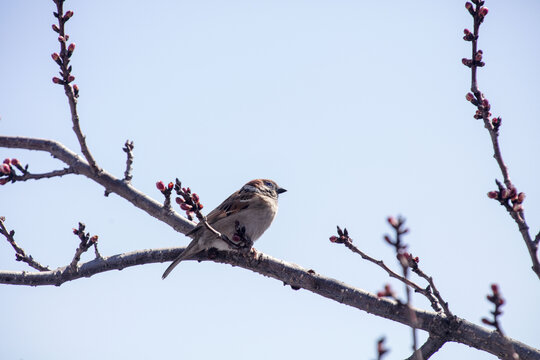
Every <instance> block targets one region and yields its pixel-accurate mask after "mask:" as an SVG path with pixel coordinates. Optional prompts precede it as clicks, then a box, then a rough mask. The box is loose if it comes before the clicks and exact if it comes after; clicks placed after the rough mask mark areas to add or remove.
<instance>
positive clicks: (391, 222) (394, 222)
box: [386, 216, 398, 227]
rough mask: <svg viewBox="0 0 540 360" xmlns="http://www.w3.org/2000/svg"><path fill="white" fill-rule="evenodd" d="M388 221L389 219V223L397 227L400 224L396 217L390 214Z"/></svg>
mask: <svg viewBox="0 0 540 360" xmlns="http://www.w3.org/2000/svg"><path fill="white" fill-rule="evenodd" d="M386 221H388V223H389V224H390V225H392V226H393V227H397V226H398V222H397V220H396V219H395V218H394V217H392V216H389V217H388V218H387V219H386Z"/></svg>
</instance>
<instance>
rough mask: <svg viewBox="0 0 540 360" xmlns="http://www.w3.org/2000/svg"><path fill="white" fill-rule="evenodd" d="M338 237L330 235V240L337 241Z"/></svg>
mask: <svg viewBox="0 0 540 360" xmlns="http://www.w3.org/2000/svg"><path fill="white" fill-rule="evenodd" d="M337 239H338V237H337V236H335V235H334V236H330V241H331V242H333V243H335V242H336V241H337Z"/></svg>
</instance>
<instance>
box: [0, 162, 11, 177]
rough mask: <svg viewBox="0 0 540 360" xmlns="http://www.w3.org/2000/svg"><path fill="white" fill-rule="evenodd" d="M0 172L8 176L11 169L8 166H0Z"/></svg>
mask: <svg viewBox="0 0 540 360" xmlns="http://www.w3.org/2000/svg"><path fill="white" fill-rule="evenodd" d="M0 172H2V173H3V174H6V175H8V174H10V173H11V167H10V166H9V165H8V164H2V166H1V167H0Z"/></svg>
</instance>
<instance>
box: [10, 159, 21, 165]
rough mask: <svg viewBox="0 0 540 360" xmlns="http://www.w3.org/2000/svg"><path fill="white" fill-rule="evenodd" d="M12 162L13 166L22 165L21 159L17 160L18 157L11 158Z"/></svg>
mask: <svg viewBox="0 0 540 360" xmlns="http://www.w3.org/2000/svg"><path fill="white" fill-rule="evenodd" d="M11 164H12V165H13V166H20V165H21V163H20V162H19V160H17V159H11Z"/></svg>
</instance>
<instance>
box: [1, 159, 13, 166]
mask: <svg viewBox="0 0 540 360" xmlns="http://www.w3.org/2000/svg"><path fill="white" fill-rule="evenodd" d="M10 163H11V160H10V159H4V162H3V163H2V164H8V165H9V164H10Z"/></svg>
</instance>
